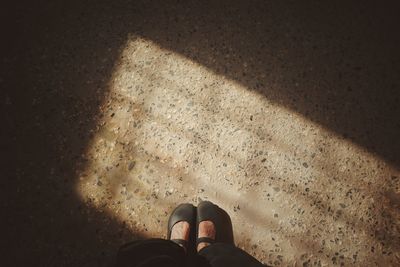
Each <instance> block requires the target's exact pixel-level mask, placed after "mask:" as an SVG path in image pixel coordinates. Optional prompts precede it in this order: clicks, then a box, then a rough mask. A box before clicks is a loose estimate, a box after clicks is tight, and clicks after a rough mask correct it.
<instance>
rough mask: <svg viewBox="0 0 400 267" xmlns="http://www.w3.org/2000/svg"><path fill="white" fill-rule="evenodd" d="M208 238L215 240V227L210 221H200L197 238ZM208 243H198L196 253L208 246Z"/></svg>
mask: <svg viewBox="0 0 400 267" xmlns="http://www.w3.org/2000/svg"><path fill="white" fill-rule="evenodd" d="M200 237H208V238H211V239H214V240H215V226H214V223H213V222H212V221H202V222H200V223H199V230H198V238H200ZM209 245H210V243H208V242H200V243H199V244H198V245H197V252H199V251H200V250H201V249H203V248H204V247H206V246H209Z"/></svg>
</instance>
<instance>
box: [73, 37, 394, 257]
mask: <svg viewBox="0 0 400 267" xmlns="http://www.w3.org/2000/svg"><path fill="white" fill-rule="evenodd" d="M109 86H110V93H109V96H108V100H107V101H106V102H105V103H104V104H103V106H102V116H103V117H102V118H101V120H100V121H99V125H98V127H97V129H96V133H95V137H94V138H93V140H92V142H91V144H90V146H89V148H88V150H87V155H86V157H87V159H88V165H87V167H86V169H85V170H84V171H83V172H82V174H81V179H80V183H79V184H78V185H77V191H78V193H79V195H80V196H81V197H82V199H83V200H87V199H90V200H91V202H92V203H94V205H95V206H96V207H97V208H98V209H100V210H104V211H105V212H108V213H110V214H112V215H113V216H116V217H118V218H119V219H120V220H121V221H124V222H125V223H126V224H127V225H128V226H129V227H130V228H131V229H132V231H137V232H140V233H144V234H145V235H146V236H149V237H159V236H165V234H166V229H165V227H166V221H167V219H168V214H169V212H170V211H171V210H172V208H173V207H174V206H175V205H176V204H178V203H181V202H194V203H196V202H198V201H199V200H200V199H209V200H212V201H215V202H216V203H218V204H220V205H221V206H222V207H223V208H225V209H226V210H227V211H228V213H229V214H230V215H231V216H232V220H233V222H234V230H235V237H236V242H237V243H238V245H239V246H240V247H243V248H245V249H246V250H247V251H249V252H250V253H251V254H253V255H255V256H256V257H257V258H259V259H260V260H263V261H265V262H266V263H267V262H268V261H271V262H272V263H274V262H275V261H278V262H281V264H283V265H287V264H289V263H290V264H299V265H300V264H301V262H303V261H306V260H308V259H311V260H312V261H313V262H314V261H315V262H318V261H319V262H320V263H321V264H322V265H324V264H330V263H331V258H332V257H334V256H335V253H338V254H337V255H336V256H337V257H339V256H338V255H343V261H344V262H345V263H347V264H351V263H352V260H353V258H354V257H358V261H359V262H360V259H361V262H362V259H365V261H367V260H370V259H371V258H372V259H374V257H375V256H374V254H373V253H371V251H370V247H371V246H374V248H375V250H387V251H391V253H392V256H388V258H387V262H392V260H393V259H395V256H393V255H395V254H396V253H397V255H398V252H399V251H398V249H397V248H396V246H395V244H392V245H390V244H389V245H387V246H385V247H384V246H383V245H382V244H380V242H379V236H378V237H377V235H376V232H377V231H378V232H379V231H383V233H384V234H385V235H393V238H397V237H398V236H399V235H398V229H395V226H396V225H399V224H396V223H395V224H390V222H389V221H390V220H391V221H392V223H393V220H394V221H395V222H398V220H399V215H398V213H397V212H396V210H395V209H394V208H393V206H391V204H390V199H389V200H388V203H384V202H382V203H376V202H375V200H376V199H377V198H378V197H381V196H382V195H384V194H386V193H387V192H389V191H390V188H392V187H393V185H392V184H391V182H390V179H389V180H388V179H387V178H388V177H389V178H390V177H391V176H393V175H398V172H396V170H394V169H393V168H392V167H391V166H389V165H388V164H386V163H385V162H384V161H383V160H382V159H380V158H378V157H376V156H374V155H372V154H370V153H368V152H367V151H366V150H364V149H362V148H360V147H358V146H357V145H354V144H353V143H351V142H349V141H347V140H345V139H343V138H341V137H338V136H337V135H335V134H334V133H333V132H331V131H329V130H327V129H325V128H323V127H321V126H320V125H317V124H315V123H313V122H311V121H309V120H308V119H307V118H305V117H304V116H302V115H300V114H297V113H295V112H293V111H291V110H288V109H286V108H285V107H282V106H279V105H277V104H274V103H273V102H270V101H269V100H268V96H266V97H265V96H262V95H260V94H258V93H257V92H252V91H249V90H248V89H247V88H245V87H243V86H242V85H241V84H239V83H237V82H235V81H232V80H229V79H226V78H225V77H224V76H221V75H217V74H215V73H214V72H212V71H210V70H209V69H207V68H205V67H203V66H201V65H199V64H197V63H195V62H193V61H191V60H189V59H187V58H185V57H183V56H181V55H179V54H176V53H174V52H171V51H168V50H165V49H163V48H162V47H159V46H158V45H157V44H155V43H153V42H151V41H149V40H145V39H142V38H139V37H137V36H134V35H132V36H130V37H129V38H128V41H127V43H126V47H125V49H124V50H123V52H122V54H121V57H120V60H119V62H118V63H117V64H116V66H115V72H114V75H113V78H112V80H111V81H110V83H109ZM267 86H268V85H267ZM274 86H275V87H273V86H271V88H270V91H271V92H273V91H276V90H279V88H276V85H274ZM398 193H399V192H394V194H395V195H396V194H398ZM382 211H384V212H385V214H386V215H387V216H386V217H383V216H380V214H381V213H382ZM354 255H356V256H354ZM384 261H385V260H383V261H382V259H381V262H384Z"/></svg>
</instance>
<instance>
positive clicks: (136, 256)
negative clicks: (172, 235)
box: [116, 239, 186, 267]
mask: <svg viewBox="0 0 400 267" xmlns="http://www.w3.org/2000/svg"><path fill="white" fill-rule="evenodd" d="M116 261H117V262H116V267H156V266H157V267H184V266H185V261H186V257H185V251H184V250H183V248H182V247H181V246H179V245H178V244H176V243H174V242H172V241H170V240H165V239H148V240H140V241H134V242H131V243H128V244H125V245H123V246H122V247H121V248H120V249H119V251H118V255H117V260H116Z"/></svg>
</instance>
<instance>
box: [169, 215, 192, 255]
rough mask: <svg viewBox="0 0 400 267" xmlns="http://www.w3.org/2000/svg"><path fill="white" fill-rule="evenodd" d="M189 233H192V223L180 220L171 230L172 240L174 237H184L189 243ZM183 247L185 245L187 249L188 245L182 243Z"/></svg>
mask: <svg viewBox="0 0 400 267" xmlns="http://www.w3.org/2000/svg"><path fill="white" fill-rule="evenodd" d="M189 233H190V224H189V223H188V222H185V221H180V222H177V223H176V224H174V226H173V227H172V230H171V237H170V240H172V241H173V240H174V239H178V240H179V239H182V240H186V241H187V242H188V243H189ZM178 245H180V246H181V247H183V248H184V249H185V250H186V247H185V246H184V245H182V244H179V243H178Z"/></svg>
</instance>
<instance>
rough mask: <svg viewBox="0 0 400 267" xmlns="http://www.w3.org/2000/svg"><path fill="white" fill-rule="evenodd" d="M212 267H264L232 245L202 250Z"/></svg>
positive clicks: (215, 246) (211, 246) (210, 246)
mask: <svg viewBox="0 0 400 267" xmlns="http://www.w3.org/2000/svg"><path fill="white" fill-rule="evenodd" d="M199 255H200V256H202V257H204V258H205V259H206V261H208V262H209V264H210V265H211V266H212V267H228V266H229V267H244V266H245V267H264V266H265V265H263V264H261V262H259V261H258V260H256V259H255V258H253V257H252V256H250V255H249V254H248V253H247V252H245V251H243V250H241V249H240V248H237V247H235V246H234V245H231V244H224V243H215V244H212V245H209V246H207V247H205V248H203V249H202V250H200V252H199Z"/></svg>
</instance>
